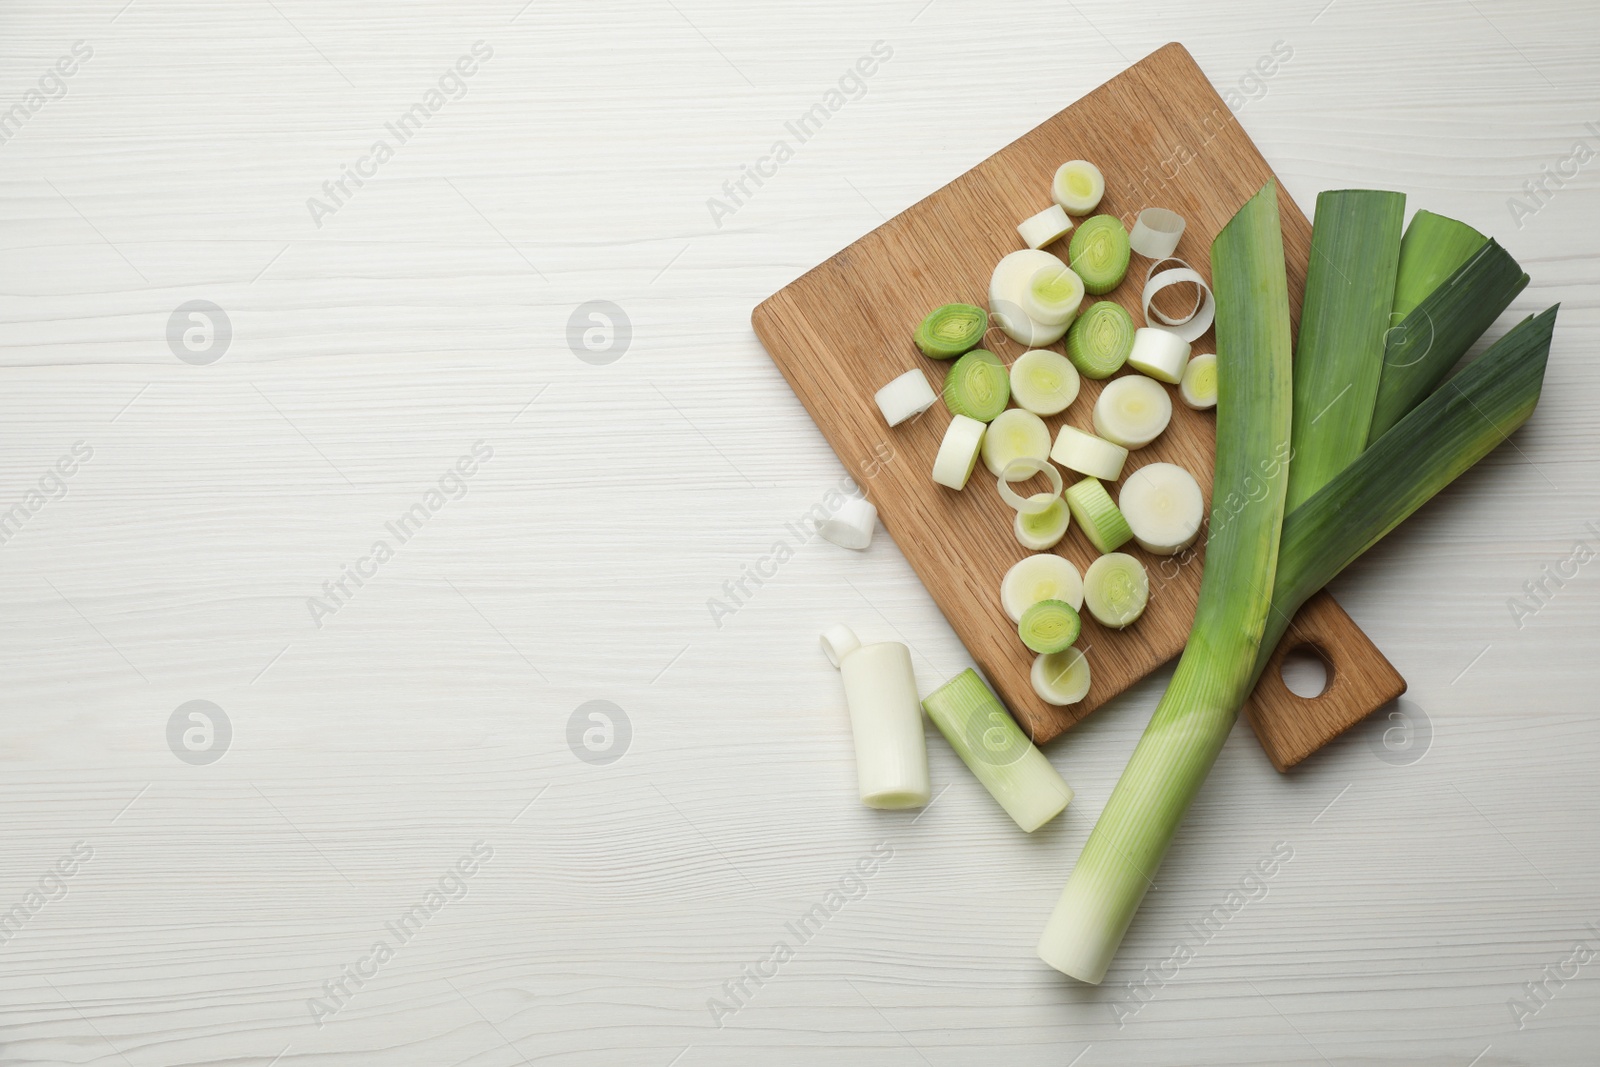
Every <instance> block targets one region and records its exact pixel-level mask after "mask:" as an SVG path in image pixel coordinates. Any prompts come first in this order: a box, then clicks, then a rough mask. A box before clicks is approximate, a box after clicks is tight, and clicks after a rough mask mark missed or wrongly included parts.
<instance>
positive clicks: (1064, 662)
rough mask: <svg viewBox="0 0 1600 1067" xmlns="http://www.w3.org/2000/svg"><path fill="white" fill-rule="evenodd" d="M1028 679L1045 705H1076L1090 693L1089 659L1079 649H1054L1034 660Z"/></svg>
mask: <svg viewBox="0 0 1600 1067" xmlns="http://www.w3.org/2000/svg"><path fill="white" fill-rule="evenodd" d="M1028 680H1029V681H1030V682H1032V683H1033V691H1034V692H1035V693H1038V694H1039V699H1040V700H1042V701H1044V702H1045V703H1046V704H1054V705H1056V706H1057V707H1066V706H1067V705H1068V704H1076V703H1077V702H1078V701H1080V700H1082V699H1083V698H1084V697H1086V696H1088V695H1089V660H1088V658H1087V657H1085V656H1084V654H1083V653H1082V652H1080V651H1078V650H1077V649H1076V648H1068V649H1063V650H1062V651H1060V652H1052V653H1050V654H1048V655H1044V656H1040V657H1038V658H1037V659H1035V660H1034V661H1033V669H1032V670H1031V671H1029V672H1028Z"/></svg>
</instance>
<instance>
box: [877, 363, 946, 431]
mask: <svg viewBox="0 0 1600 1067" xmlns="http://www.w3.org/2000/svg"><path fill="white" fill-rule="evenodd" d="M872 399H873V400H875V401H877V403H878V410H879V411H881V412H883V421H884V422H886V423H888V424H889V425H890V426H899V425H900V424H901V423H902V422H906V421H907V420H909V419H914V418H916V417H917V416H918V415H921V414H922V413H923V412H924V411H927V410H928V409H929V408H931V407H933V402H934V401H935V400H938V399H939V396H938V394H937V393H935V392H934V391H933V386H931V385H929V384H928V376H927V375H926V374H923V373H922V369H921V368H920V367H918V368H913V369H912V370H908V371H906V372H905V373H904V374H902V375H900V377H898V378H895V379H894V380H893V381H891V382H889V384H887V385H885V386H884V387H883V388H882V389H879V390H878V391H877V392H876V393H874V394H873V395H872Z"/></svg>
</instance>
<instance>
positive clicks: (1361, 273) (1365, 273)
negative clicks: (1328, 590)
mask: <svg viewBox="0 0 1600 1067" xmlns="http://www.w3.org/2000/svg"><path fill="white" fill-rule="evenodd" d="M1405 206H1406V198H1405V195H1404V194H1402V193H1390V192H1383V191H1380V190H1374V189H1344V190H1335V191H1330V192H1325V193H1322V194H1320V195H1319V196H1318V197H1317V213H1316V221H1315V222H1314V223H1313V225H1312V229H1311V259H1310V262H1309V264H1308V266H1307V268H1306V293H1305V303H1304V310H1303V311H1302V312H1301V314H1300V337H1299V343H1298V344H1297V346H1296V348H1295V353H1294V428H1293V431H1292V433H1293V436H1292V440H1291V445H1292V447H1293V453H1292V454H1293V456H1294V462H1293V463H1292V464H1290V465H1289V499H1288V503H1287V505H1286V506H1287V508H1288V510H1289V511H1293V510H1294V509H1295V508H1297V507H1299V506H1300V504H1301V503H1303V502H1304V501H1305V500H1307V499H1309V498H1310V496H1311V494H1313V493H1315V492H1316V491H1317V490H1318V489H1321V488H1322V487H1323V486H1324V485H1326V484H1327V483H1328V480H1329V479H1330V478H1332V477H1333V476H1334V475H1335V474H1338V473H1339V472H1340V471H1341V470H1343V469H1344V468H1345V467H1346V466H1348V465H1349V463H1350V461H1351V460H1353V459H1355V458H1356V457H1357V456H1358V455H1360V454H1361V450H1362V449H1363V448H1365V447H1366V446H1367V434H1368V432H1369V431H1370V429H1371V427H1372V410H1373V406H1374V404H1375V403H1376V401H1377V397H1378V380H1379V378H1380V377H1381V376H1382V374H1383V354H1384V352H1383V350H1384V335H1385V334H1386V333H1387V331H1388V328H1389V310H1390V309H1391V308H1392V307H1393V306H1394V286H1395V274H1396V272H1397V271H1398V270H1399V266H1400V226H1401V222H1402V220H1403V219H1404V217H1405ZM1218 347H1219V348H1221V347H1222V346H1221V344H1220V343H1219V344H1218Z"/></svg>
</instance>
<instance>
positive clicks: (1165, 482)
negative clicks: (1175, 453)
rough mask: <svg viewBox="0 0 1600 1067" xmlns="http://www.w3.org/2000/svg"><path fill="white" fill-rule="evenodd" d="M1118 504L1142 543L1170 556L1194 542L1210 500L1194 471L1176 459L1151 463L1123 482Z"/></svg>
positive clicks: (1129, 525)
mask: <svg viewBox="0 0 1600 1067" xmlns="http://www.w3.org/2000/svg"><path fill="white" fill-rule="evenodd" d="M1117 507H1118V509H1120V510H1121V512H1122V516H1123V518H1125V519H1127V520H1128V528H1129V529H1130V530H1132V531H1133V539H1134V540H1135V541H1137V542H1139V545H1140V547H1142V548H1143V549H1144V550H1145V551H1146V552H1154V553H1155V554H1156V555H1158V556H1170V555H1172V554H1173V553H1175V552H1180V551H1182V550H1183V549H1185V548H1188V547H1189V546H1190V545H1192V544H1194V540H1195V538H1196V537H1198V536H1199V535H1200V523H1201V521H1202V520H1204V518H1205V510H1206V502H1205V498H1204V497H1203V496H1201V494H1200V484H1199V483H1198V482H1196V481H1195V480H1194V475H1192V474H1190V473H1189V472H1188V471H1186V470H1184V469H1183V468H1182V467H1180V466H1178V465H1177V464H1175V463H1148V464H1146V465H1145V466H1143V467H1140V468H1139V469H1138V470H1136V471H1134V472H1133V473H1132V474H1130V475H1128V480H1127V481H1125V482H1123V483H1122V491H1121V492H1120V493H1119V494H1117Z"/></svg>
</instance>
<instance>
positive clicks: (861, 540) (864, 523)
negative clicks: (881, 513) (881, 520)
mask: <svg viewBox="0 0 1600 1067" xmlns="http://www.w3.org/2000/svg"><path fill="white" fill-rule="evenodd" d="M877 527H878V509H877V508H875V507H873V506H872V504H871V503H870V502H869V501H867V500H864V499H862V498H861V497H859V496H851V497H845V501H844V503H843V504H840V505H839V508H838V510H837V511H835V512H834V513H833V514H832V515H829V516H828V517H827V518H826V519H823V520H822V521H821V522H819V523H817V533H819V534H821V535H822V536H823V538H824V539H826V540H829V541H832V542H833V543H834V544H836V545H838V546H839V547H840V548H850V549H854V550H855V551H857V552H860V551H863V550H865V549H867V548H869V547H871V545H872V532H873V531H874V530H875V529H877Z"/></svg>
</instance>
